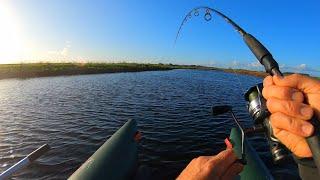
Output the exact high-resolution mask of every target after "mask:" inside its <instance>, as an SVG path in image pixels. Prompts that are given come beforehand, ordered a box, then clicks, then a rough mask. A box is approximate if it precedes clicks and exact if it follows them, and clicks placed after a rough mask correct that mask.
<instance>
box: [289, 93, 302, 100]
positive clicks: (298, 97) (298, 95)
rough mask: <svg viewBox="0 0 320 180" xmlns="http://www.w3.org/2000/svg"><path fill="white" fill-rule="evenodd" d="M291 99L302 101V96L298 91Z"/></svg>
mask: <svg viewBox="0 0 320 180" xmlns="http://www.w3.org/2000/svg"><path fill="white" fill-rule="evenodd" d="M291 98H292V100H293V101H298V100H300V94H299V93H298V92H296V91H293V92H292V96H291Z"/></svg>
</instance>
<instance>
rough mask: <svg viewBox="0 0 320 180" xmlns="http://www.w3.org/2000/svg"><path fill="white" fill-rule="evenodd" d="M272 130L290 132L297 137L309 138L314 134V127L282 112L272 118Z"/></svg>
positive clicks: (274, 114)
mask: <svg viewBox="0 0 320 180" xmlns="http://www.w3.org/2000/svg"><path fill="white" fill-rule="evenodd" d="M270 123H271V126H272V128H278V129H282V130H286V131H289V132H291V133H293V134H295V135H298V136H302V137H308V136H310V135H311V134H312V133H313V130H314V129H313V126H312V125H311V124H310V123H309V122H307V121H304V120H301V119H297V118H293V117H290V116H287V115H285V114H283V113H281V112H276V113H273V114H272V115H271V116H270Z"/></svg>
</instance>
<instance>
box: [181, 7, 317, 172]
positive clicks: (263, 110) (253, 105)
mask: <svg viewBox="0 0 320 180" xmlns="http://www.w3.org/2000/svg"><path fill="white" fill-rule="evenodd" d="M201 10H205V12H206V13H205V16H204V18H205V20H207V21H210V20H211V19H212V16H211V12H214V13H215V14H217V15H218V16H220V17H222V18H223V19H224V20H225V21H226V22H228V23H229V24H230V25H231V26H232V27H233V28H234V29H235V30H236V31H237V32H238V33H239V34H240V35H241V37H242V38H243V40H244V42H245V43H246V44H247V46H248V47H249V49H250V50H251V52H252V53H253V54H254V55H255V57H256V58H257V60H258V61H259V62H260V63H261V64H262V65H263V66H264V68H265V71H266V72H267V73H269V74H270V75H271V76H280V77H283V74H282V73H281V71H280V69H279V65H278V63H277V61H276V60H275V59H274V58H273V56H272V54H271V53H270V52H269V51H268V49H267V48H266V47H265V46H264V45H262V43H261V42H259V41H258V40H257V39H256V38H255V37H254V36H252V35H251V34H249V33H247V32H246V31H245V30H243V29H242V28H241V27H240V26H239V25H237V24H236V23H235V22H234V21H232V20H231V19H230V18H229V17H227V16H226V15H224V14H223V13H221V12H220V11H218V10H216V9H213V8H211V7H207V6H202V7H197V8H194V9H192V10H191V11H190V12H189V13H188V14H187V15H186V16H185V18H184V20H183V21H182V23H181V25H180V27H179V30H178V33H177V35H176V39H175V43H176V41H177V39H178V37H179V34H180V32H181V30H182V27H183V25H184V24H185V23H186V22H187V21H188V20H189V19H191V17H192V14H194V15H195V16H198V15H199V11H201ZM262 88H263V86H262V84H261V83H260V84H258V85H256V86H254V87H252V88H250V89H249V90H248V91H247V92H246V94H245V99H246V101H247V104H248V111H249V114H250V115H251V116H252V117H253V119H254V122H255V126H254V127H253V128H251V129H249V130H247V132H251V133H254V132H261V131H265V134H266V136H267V140H268V141H269V146H270V150H271V154H272V155H273V160H274V162H280V161H282V160H284V159H286V148H285V147H284V145H283V144H282V143H281V142H280V141H279V140H278V139H277V138H276V137H275V136H274V134H273V131H272V128H271V125H270V122H269V116H270V112H269V111H268V109H267V106H266V100H265V99H264V98H263V96H262ZM304 103H306V104H307V103H308V102H307V101H306V100H305V101H304ZM213 109H214V108H213ZM310 122H311V124H312V125H313V126H314V132H313V134H312V135H311V136H309V137H307V138H306V140H307V143H308V145H309V147H310V149H311V152H312V155H313V161H314V163H315V165H316V167H317V170H318V174H319V175H320V130H319V128H320V122H319V120H318V119H317V118H316V115H315V114H314V115H313V117H312V118H311V120H310Z"/></svg>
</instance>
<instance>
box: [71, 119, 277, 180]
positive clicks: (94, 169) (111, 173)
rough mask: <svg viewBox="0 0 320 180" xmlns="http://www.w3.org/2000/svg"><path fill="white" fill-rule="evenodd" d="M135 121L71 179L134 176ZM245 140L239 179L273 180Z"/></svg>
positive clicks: (235, 139)
mask: <svg viewBox="0 0 320 180" xmlns="http://www.w3.org/2000/svg"><path fill="white" fill-rule="evenodd" d="M136 125H137V124H136V121H134V120H129V121H128V122H127V123H125V124H124V125H123V126H122V127H121V128H120V129H119V130H118V131H117V132H116V133H114V134H113V135H112V136H111V137H110V138H109V139H108V140H107V141H106V142H105V143H104V144H103V145H102V146H101V147H100V148H99V149H98V150H97V151H96V152H95V153H94V154H93V155H92V156H91V157H90V158H89V159H88V160H87V161H86V162H85V163H84V164H82V166H81V167H80V168H79V169H78V170H76V171H75V172H74V173H73V174H72V175H71V176H70V177H69V179H77V180H78V179H86V180H89V179H95V180H96V179H109V180H113V179H114V180H120V179H132V178H133V177H135V173H136V170H137V164H138V143H137V142H136V141H135V140H134V137H135V135H136V133H137V126H136ZM230 141H231V143H232V144H233V147H234V149H235V153H236V154H237V155H238V157H241V134H240V131H239V130H238V129H236V128H233V129H232V130H231V133H230ZM245 143H246V154H247V155H246V160H247V165H245V167H244V169H243V171H242V172H241V173H240V179H246V180H250V179H255V180H256V179H273V177H272V175H271V174H270V172H269V170H268V169H267V167H266V166H265V164H264V163H263V161H262V160H261V159H260V157H259V156H258V154H257V152H256V151H255V150H254V149H253V148H252V146H251V145H250V144H249V143H248V141H245Z"/></svg>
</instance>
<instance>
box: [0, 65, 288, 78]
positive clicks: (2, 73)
mask: <svg viewBox="0 0 320 180" xmlns="http://www.w3.org/2000/svg"><path fill="white" fill-rule="evenodd" d="M174 69H196V70H209V71H212V70H213V71H222V72H227V73H233V74H243V75H249V76H255V77H260V78H264V77H266V76H267V75H268V74H267V73H265V72H261V71H252V70H244V69H225V68H217V67H206V66H198V65H174V64H161V63H159V64H142V63H141V64H139V63H83V64H81V63H27V64H0V80H2V79H11V78H18V79H27V78H37V77H53V76H70V75H84V74H104V73H120V72H142V71H166V70H174ZM285 74H292V73H285Z"/></svg>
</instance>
